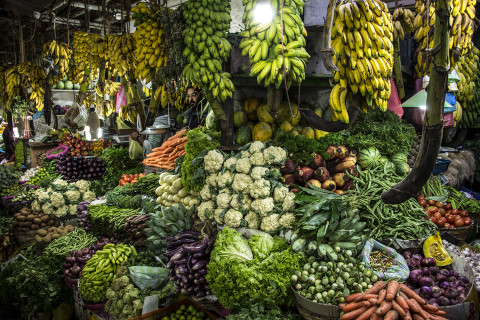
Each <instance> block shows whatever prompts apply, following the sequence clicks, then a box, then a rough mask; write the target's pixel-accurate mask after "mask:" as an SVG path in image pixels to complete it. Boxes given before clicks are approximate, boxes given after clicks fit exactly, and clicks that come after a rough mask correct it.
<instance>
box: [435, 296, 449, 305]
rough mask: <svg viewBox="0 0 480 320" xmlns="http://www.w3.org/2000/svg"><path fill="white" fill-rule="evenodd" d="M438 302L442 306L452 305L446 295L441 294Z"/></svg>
mask: <svg viewBox="0 0 480 320" xmlns="http://www.w3.org/2000/svg"><path fill="white" fill-rule="evenodd" d="M437 301H438V304H439V305H441V306H449V305H450V299H448V298H447V297H445V296H441V297H439V298H438V299H437Z"/></svg>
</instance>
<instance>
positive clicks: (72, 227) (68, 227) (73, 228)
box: [66, 225, 75, 232]
mask: <svg viewBox="0 0 480 320" xmlns="http://www.w3.org/2000/svg"><path fill="white" fill-rule="evenodd" d="M66 229H67V230H68V231H69V232H70V231H73V230H75V227H74V226H72V225H68V226H67V227H66Z"/></svg>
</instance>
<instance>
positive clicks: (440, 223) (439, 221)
mask: <svg viewBox="0 0 480 320" xmlns="http://www.w3.org/2000/svg"><path fill="white" fill-rule="evenodd" d="M445 223H447V219H445V218H444V217H440V219H438V220H437V226H439V227H440V228H444V227H445Z"/></svg>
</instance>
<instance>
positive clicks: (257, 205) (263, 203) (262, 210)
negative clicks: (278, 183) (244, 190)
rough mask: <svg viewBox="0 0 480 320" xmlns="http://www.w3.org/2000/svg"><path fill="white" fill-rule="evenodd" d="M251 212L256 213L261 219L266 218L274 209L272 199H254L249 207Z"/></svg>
mask: <svg viewBox="0 0 480 320" xmlns="http://www.w3.org/2000/svg"><path fill="white" fill-rule="evenodd" d="M250 207H251V208H252V210H255V211H257V212H258V213H259V214H260V215H261V216H262V217H265V216H267V215H268V214H269V213H270V212H271V211H272V210H273V208H274V207H275V205H274V204H273V198H271V197H268V198H264V199H256V200H253V201H252V204H251V206H250Z"/></svg>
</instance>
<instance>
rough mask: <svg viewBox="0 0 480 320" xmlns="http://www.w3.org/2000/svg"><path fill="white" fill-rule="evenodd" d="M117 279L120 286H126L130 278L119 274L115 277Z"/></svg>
mask: <svg viewBox="0 0 480 320" xmlns="http://www.w3.org/2000/svg"><path fill="white" fill-rule="evenodd" d="M117 281H118V282H119V284H120V288H123V287H126V286H128V284H129V283H130V279H129V278H128V276H121V277H120V278H118V279H117Z"/></svg>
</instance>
